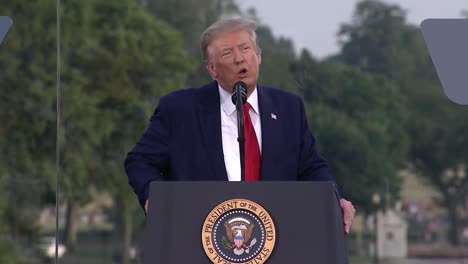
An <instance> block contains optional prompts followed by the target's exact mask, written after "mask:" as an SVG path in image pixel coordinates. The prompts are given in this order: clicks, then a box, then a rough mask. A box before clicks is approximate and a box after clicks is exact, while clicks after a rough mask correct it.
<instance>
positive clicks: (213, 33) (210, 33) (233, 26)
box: [200, 18, 260, 63]
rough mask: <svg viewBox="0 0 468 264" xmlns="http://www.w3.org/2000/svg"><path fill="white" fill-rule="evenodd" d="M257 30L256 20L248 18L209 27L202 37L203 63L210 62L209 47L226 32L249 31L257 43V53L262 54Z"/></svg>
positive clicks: (225, 20)
mask: <svg viewBox="0 0 468 264" xmlns="http://www.w3.org/2000/svg"><path fill="white" fill-rule="evenodd" d="M256 29H257V23H256V22H255V21H254V20H251V19H246V18H233V19H223V20H219V21H218V22H216V23H214V24H213V25H211V26H210V27H208V28H207V29H206V30H205V32H203V34H202V36H201V41H200V43H201V50H202V53H203V61H204V62H205V63H207V62H208V59H209V58H208V47H209V45H210V44H211V42H213V40H215V39H216V38H218V37H219V35H221V34H223V33H226V32H238V31H247V32H248V33H249V34H250V35H251V36H252V40H253V42H254V43H255V47H256V51H257V53H260V48H259V46H258V43H257V34H256V33H255V30H256Z"/></svg>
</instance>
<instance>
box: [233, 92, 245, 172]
mask: <svg viewBox="0 0 468 264" xmlns="http://www.w3.org/2000/svg"><path fill="white" fill-rule="evenodd" d="M235 89H237V87H236V88H235ZM236 110H237V135H238V136H237V142H239V157H240V165H241V181H245V135H244V107H243V102H242V96H240V89H239V91H237V100H236Z"/></svg>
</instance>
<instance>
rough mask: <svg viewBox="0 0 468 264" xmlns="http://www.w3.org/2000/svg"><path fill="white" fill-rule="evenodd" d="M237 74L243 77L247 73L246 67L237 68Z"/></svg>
mask: <svg viewBox="0 0 468 264" xmlns="http://www.w3.org/2000/svg"><path fill="white" fill-rule="evenodd" d="M238 74H239V76H241V77H245V76H246V75H247V69H246V68H242V69H240V70H239V72H238Z"/></svg>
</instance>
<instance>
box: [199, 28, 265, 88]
mask: <svg viewBox="0 0 468 264" xmlns="http://www.w3.org/2000/svg"><path fill="white" fill-rule="evenodd" d="M261 61H262V58H261V56H260V53H259V52H257V47H256V44H255V42H254V41H253V38H252V36H251V35H250V34H249V33H248V32H246V31H237V32H225V33H222V34H221V35H219V36H218V38H216V39H214V40H213V42H211V44H210V45H209V46H208V62H207V63H206V68H207V69H208V71H209V73H210V75H211V77H212V78H213V79H215V80H216V81H218V83H219V84H220V85H221V87H223V89H225V90H226V91H228V92H229V93H232V89H233V86H234V84H235V83H236V82H237V81H243V82H244V83H245V84H246V85H247V92H248V94H249V95H250V94H251V93H252V91H253V89H254V88H255V85H256V84H257V79H258V72H259V65H260V63H261Z"/></svg>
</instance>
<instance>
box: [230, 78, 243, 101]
mask: <svg viewBox="0 0 468 264" xmlns="http://www.w3.org/2000/svg"><path fill="white" fill-rule="evenodd" d="M231 99H232V103H233V104H234V105H236V106H238V105H237V104H238V102H240V103H241V105H240V107H242V106H243V105H244V103H245V102H246V101H247V85H246V84H245V83H244V82H243V81H238V82H236V83H235V84H234V89H233V92H232V97H231ZM239 99H240V101H239Z"/></svg>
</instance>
